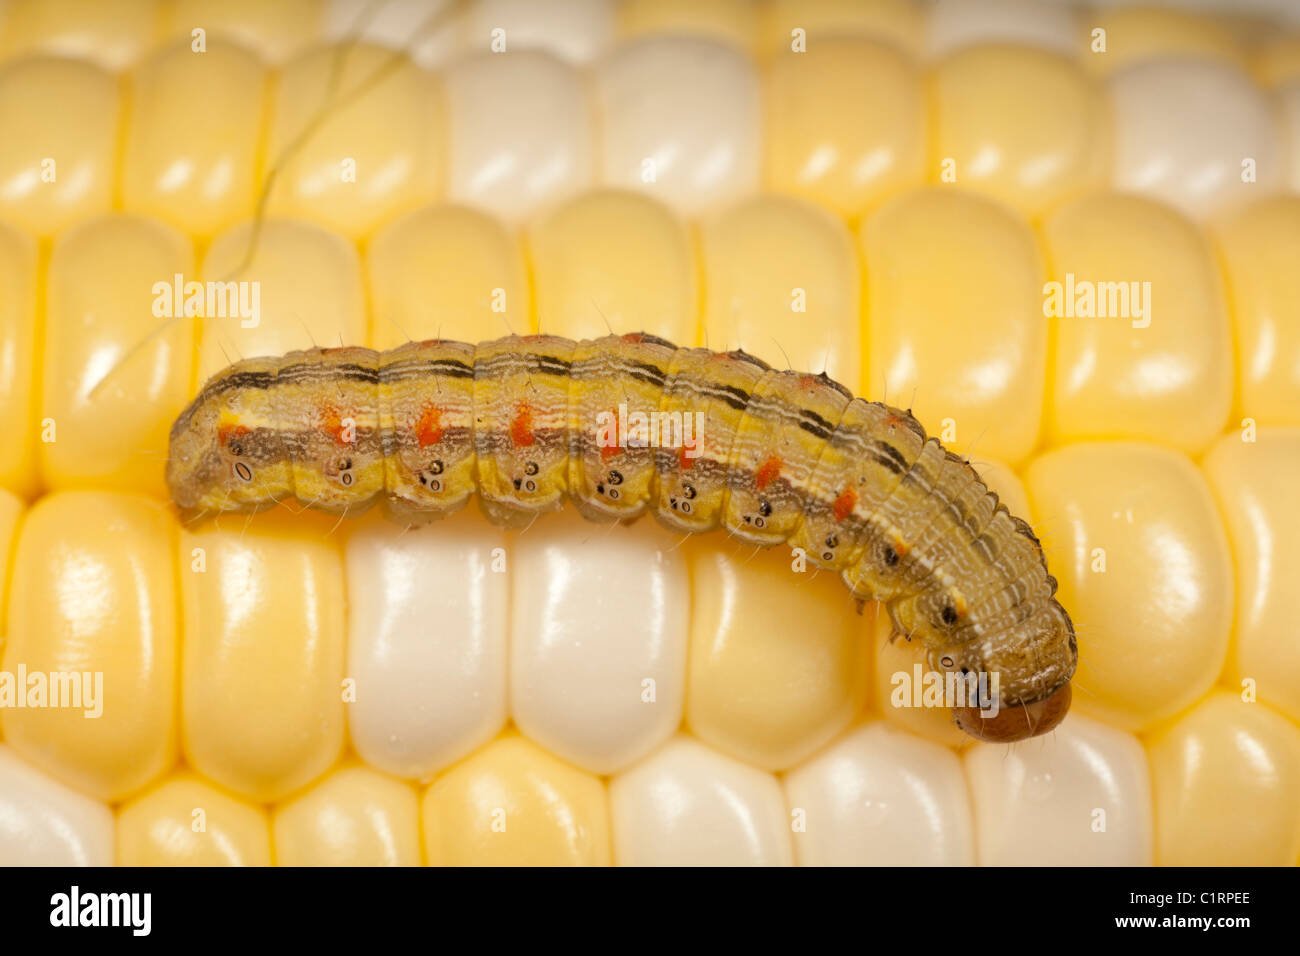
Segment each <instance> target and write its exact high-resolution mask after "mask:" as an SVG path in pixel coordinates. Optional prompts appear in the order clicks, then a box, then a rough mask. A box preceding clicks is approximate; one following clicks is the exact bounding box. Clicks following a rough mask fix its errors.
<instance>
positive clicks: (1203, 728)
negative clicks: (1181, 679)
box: [1147, 692, 1300, 866]
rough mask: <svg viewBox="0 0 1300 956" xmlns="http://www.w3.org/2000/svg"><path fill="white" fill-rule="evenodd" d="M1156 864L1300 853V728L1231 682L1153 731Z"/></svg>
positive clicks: (1250, 860)
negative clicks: (1227, 689)
mask: <svg viewBox="0 0 1300 956" xmlns="http://www.w3.org/2000/svg"><path fill="white" fill-rule="evenodd" d="M1147 756H1148V759H1149V760H1150V762H1151V788H1152V791H1153V794H1154V798H1155V835H1156V841H1155V842H1156V853H1155V861H1156V865H1157V866H1292V865H1293V864H1295V862H1296V860H1297V858H1298V857H1300V801H1297V800H1296V793H1297V792H1300V728H1297V727H1296V725H1295V724H1293V723H1291V722H1290V721H1288V720H1287V719H1286V718H1284V717H1282V716H1280V715H1279V714H1277V713H1276V712H1275V711H1273V710H1270V709H1269V707H1268V705H1266V704H1254V703H1245V702H1243V701H1242V699H1241V697H1240V696H1239V695H1238V694H1236V693H1232V692H1217V693H1214V694H1211V695H1210V696H1208V697H1206V698H1205V699H1204V700H1202V701H1201V702H1200V703H1198V704H1197V705H1196V706H1195V707H1193V708H1192V709H1191V710H1190V711H1188V712H1187V713H1186V714H1183V715H1182V716H1181V717H1180V718H1179V719H1178V720H1176V721H1171V722H1170V723H1169V724H1167V725H1166V726H1163V727H1161V728H1159V729H1158V730H1156V731H1154V732H1153V733H1152V734H1151V735H1150V737H1149V739H1148V740H1147Z"/></svg>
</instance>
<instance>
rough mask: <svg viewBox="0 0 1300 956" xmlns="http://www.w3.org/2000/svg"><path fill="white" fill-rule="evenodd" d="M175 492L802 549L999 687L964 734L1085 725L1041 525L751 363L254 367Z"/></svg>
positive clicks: (189, 503) (920, 438) (437, 361)
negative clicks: (558, 519)
mask: <svg viewBox="0 0 1300 956" xmlns="http://www.w3.org/2000/svg"><path fill="white" fill-rule="evenodd" d="M167 482H168V487H169V488H170V490H171V495H172V498H173V499H174V500H175V502H176V504H177V505H178V506H179V507H180V508H181V509H182V510H183V511H184V512H186V513H188V514H190V515H193V516H196V517H197V516H202V515H207V514H220V513H224V512H231V511H255V510H259V509H262V508H266V507H269V506H271V505H273V504H275V503H276V502H279V501H283V500H285V499H287V498H296V499H297V500H298V501H299V502H301V503H302V504H304V505H308V506H311V507H314V508H319V509H323V510H326V511H330V512H334V513H338V514H344V513H349V514H351V513H359V512H360V511H362V510H364V509H365V508H367V507H369V506H371V505H372V504H374V503H376V502H377V501H382V502H383V503H384V505H385V506H386V507H387V509H388V511H389V512H390V514H391V515H392V516H393V517H394V518H396V519H398V520H400V521H403V522H407V523H418V522H423V521H428V520H432V519H434V518H439V517H443V516H445V515H448V514H450V513H452V512H454V511H456V510H458V509H459V508H462V507H463V506H464V505H465V504H466V503H467V502H468V501H469V499H470V497H471V496H472V495H475V494H477V495H478V497H479V499H480V502H481V504H482V506H483V509H484V511H485V512H486V514H487V516H488V518H489V519H490V520H492V521H493V522H496V523H498V524H502V525H506V526H519V525H522V524H526V523H528V522H530V521H532V520H534V519H535V518H536V517H537V515H539V514H541V513H543V512H547V511H551V510H554V509H556V508H559V507H561V506H562V505H563V504H564V502H565V501H571V502H573V504H574V505H575V506H576V507H577V508H578V510H579V511H580V512H581V513H582V514H583V515H584V516H585V517H587V518H588V519H591V520H593V521H607V522H608V521H628V520H631V519H634V518H637V517H639V516H641V515H643V514H645V513H646V512H653V513H654V514H655V516H656V517H657V518H658V519H659V520H660V521H661V522H663V523H664V524H665V525H667V526H668V527H670V528H672V529H675V530H678V531H683V532H705V531H711V530H714V529H718V528H725V529H726V530H727V531H728V532H729V533H730V534H732V535H734V536H735V537H736V538H738V539H739V540H741V541H744V542H747V543H750V544H753V545H756V546H759V547H771V546H774V545H777V544H781V543H786V544H788V545H789V546H790V547H792V548H798V549H801V550H802V551H803V552H804V553H805V554H806V556H807V558H808V560H810V561H811V562H813V563H814V564H816V565H817V566H819V567H822V568H826V569H830V570H834V571H838V572H840V574H841V575H842V576H843V578H844V581H845V583H846V584H847V586H848V587H849V589H850V591H851V592H852V593H853V594H854V595H855V596H856V597H858V598H860V599H863V600H876V601H881V602H883V603H884V604H885V606H886V607H887V608H888V611H889V614H890V617H891V619H892V621H893V625H894V627H895V629H896V630H897V631H898V632H899V633H900V634H902V635H903V636H905V637H906V638H908V639H909V640H911V639H913V638H915V639H918V640H920V642H921V643H922V645H923V646H924V647H925V648H926V650H927V653H928V656H929V660H930V664H931V666H932V667H933V668H934V669H936V670H939V671H945V672H950V673H955V674H961V675H975V674H987V675H993V674H996V675H997V680H998V687H999V696H998V705H999V706H998V707H997V708H996V710H997V715H996V716H993V717H991V718H990V719H987V720H986V719H984V718H983V717H982V716H981V714H980V710H979V708H977V707H966V708H960V709H957V710H955V711H954V716H955V719H956V720H957V722H958V724H959V725H960V726H961V727H962V729H964V730H965V731H966V732H967V733H970V734H972V735H973V736H977V737H981V738H983V739H994V740H1018V739H1023V738H1025V737H1030V736H1034V735H1036V734H1039V733H1043V732H1045V731H1047V730H1049V729H1051V728H1052V727H1054V726H1056V724H1058V723H1059V722H1060V720H1061V719H1062V718H1063V717H1064V715H1065V713H1066V711H1067V710H1068V708H1069V702H1070V679H1071V677H1072V676H1073V674H1074V669H1075V665H1076V662H1077V658H1078V651H1077V647H1076V642H1075V636H1074V628H1073V625H1072V624H1071V622H1070V618H1069V615H1068V614H1067V613H1066V612H1065V609H1064V608H1062V607H1061V605H1060V604H1059V602H1057V600H1056V599H1055V592H1056V580H1055V578H1053V577H1052V576H1051V575H1050V574H1048V571H1047V566H1046V560H1045V558H1044V555H1043V550H1042V547H1041V545H1040V544H1039V542H1038V539H1037V538H1036V537H1035V536H1034V534H1033V532H1032V530H1031V529H1030V528H1029V526H1028V525H1027V524H1026V523H1025V522H1024V521H1022V520H1021V519H1019V518H1016V517H1014V516H1013V515H1011V514H1010V513H1009V512H1008V511H1007V509H1006V508H1005V507H1004V506H1003V505H1001V504H1000V503H999V501H998V499H997V495H996V494H994V493H992V492H990V491H989V490H988V488H987V487H986V486H985V484H984V482H983V481H981V479H980V477H979V475H978V473H977V472H976V471H975V469H974V468H973V467H972V466H971V465H970V463H969V462H967V461H966V460H965V459H963V458H961V457H959V456H957V455H954V454H953V453H951V452H949V451H947V450H945V449H944V448H943V446H942V445H941V444H940V443H939V442H938V441H937V440H936V439H934V438H928V437H927V436H926V433H925V430H924V429H923V428H922V427H921V425H920V423H919V422H917V421H916V419H915V418H913V417H912V415H911V414H910V413H909V412H905V411H901V410H899V409H896V408H892V407H890V406H888V405H884V404H881V403H878V402H868V401H865V400H863V399H861V398H854V397H853V396H852V395H851V394H850V392H849V391H848V390H847V389H845V388H844V387H843V386H841V385H839V384H837V383H836V382H834V381H832V380H831V379H830V378H828V377H827V376H826V375H825V374H824V373H823V374H820V375H812V374H804V373H798V372H792V371H780V370H777V369H773V368H770V367H769V366H768V365H766V364H765V363H764V362H762V361H761V360H759V359H757V358H755V357H754V356H752V355H748V354H746V353H744V352H739V351H736V352H713V351H710V350H708V349H701V348H691V349H679V348H677V347H675V346H673V345H672V344H670V343H669V342H666V341H664V340H662V339H659V338H655V337H654V336H651V335H645V334H633V335H611V336H608V337H606V338H602V339H596V340H588V341H582V342H573V341H571V340H569V339H563V338H558V337H555V336H545V335H536V336H525V337H519V336H510V337H507V338H503V339H498V340H495V341H491V342H484V343H480V344H478V345H469V344H466V343H461V342H448V341H436V340H435V341H427V342H411V343H407V344H406V345H403V346H401V347H399V348H396V349H392V350H390V351H387V352H376V351H373V350H371V349H365V348H334V349H312V350H308V351H303V352H293V353H290V354H288V355H285V356H283V357H281V358H254V359H246V360H244V361H240V362H236V363H235V364H233V365H231V366H229V367H228V368H226V369H225V370H224V371H222V372H220V373H218V374H217V375H216V376H214V377H213V378H212V379H211V380H209V381H208V382H207V383H206V384H205V385H204V386H203V388H202V389H201V390H200V392H199V394H198V396H197V397H196V398H195V399H194V401H193V402H192V403H191V404H190V406H189V407H188V408H187V409H186V410H185V411H184V412H183V413H182V414H181V415H180V417H179V418H178V419H177V420H176V422H175V424H174V425H173V427H172V431H171V451H170V458H169V461H168V466H167Z"/></svg>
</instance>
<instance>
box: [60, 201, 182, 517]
mask: <svg viewBox="0 0 1300 956" xmlns="http://www.w3.org/2000/svg"><path fill="white" fill-rule="evenodd" d="M193 271H194V252H193V249H192V247H191V245H190V241H189V239H187V238H186V237H185V236H184V235H182V234H181V233H179V232H177V231H176V230H174V229H172V228H171V227H170V226H165V225H163V224H162V223H160V222H156V221H155V220H152V219H143V218H140V217H137V216H129V215H122V214H120V213H113V214H110V215H108V216H105V217H100V218H96V219H92V220H90V221H89V222H87V223H85V224H83V225H80V226H77V227H76V228H74V229H71V230H69V231H68V232H66V233H64V234H63V235H62V236H60V237H59V239H58V240H57V241H56V242H55V244H54V251H53V253H52V254H51V256H50V267H49V275H48V278H47V280H46V321H45V365H44V368H43V369H42V376H41V381H42V390H43V402H42V405H41V413H42V415H43V416H45V418H44V419H43V421H42V424H41V444H40V458H41V472H42V476H43V478H44V480H45V484H46V485H47V486H48V487H50V488H70V487H87V486H89V487H96V488H112V489H118V490H122V491H128V490H130V491H142V492H147V493H150V494H155V495H158V496H159V497H163V496H165V494H166V488H165V486H164V482H163V471H164V469H163V465H164V462H165V460H166V455H167V433H168V430H169V429H170V428H171V423H172V420H173V419H174V418H175V417H176V415H177V414H178V413H179V412H180V411H181V409H183V408H184V407H185V403H186V401H187V400H188V399H189V394H190V392H189V390H190V382H191V379H192V362H193V348H194V319H192V318H185V317H184V316H183V315H180V318H179V320H178V321H176V322H169V318H170V317H171V316H174V315H178V314H180V313H179V312H178V311H177V310H176V308H175V306H174V301H173V300H174V299H175V296H174V295H173V294H172V290H173V288H174V285H175V280H174V277H175V276H176V275H184V276H190V275H191V274H192V273H193ZM160 292H163V293H165V294H164V295H161V296H160ZM160 330H161V331H160Z"/></svg>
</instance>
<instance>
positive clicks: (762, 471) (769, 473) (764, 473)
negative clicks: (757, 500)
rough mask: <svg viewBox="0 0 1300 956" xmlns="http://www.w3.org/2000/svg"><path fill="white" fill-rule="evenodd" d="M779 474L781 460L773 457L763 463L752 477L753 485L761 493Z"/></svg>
mask: <svg viewBox="0 0 1300 956" xmlns="http://www.w3.org/2000/svg"><path fill="white" fill-rule="evenodd" d="M779 474H781V459H780V458H777V457H776V456H775V455H773V456H772V457H771V458H769V459H768V460H767V461H765V462H763V464H762V466H760V467H759V469H758V472H757V473H756V474H755V475H754V484H755V485H756V486H757V487H758V490H759V491H762V490H763V489H764V488H766V487H767V486H768V485H769V484H771V483H772V482H773V481H774V480H776V476H777V475H779Z"/></svg>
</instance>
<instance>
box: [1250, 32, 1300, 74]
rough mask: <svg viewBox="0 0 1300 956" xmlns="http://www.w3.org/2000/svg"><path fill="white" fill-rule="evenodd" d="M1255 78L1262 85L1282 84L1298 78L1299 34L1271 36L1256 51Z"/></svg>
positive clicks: (1299, 66) (1299, 69)
mask: <svg viewBox="0 0 1300 956" xmlns="http://www.w3.org/2000/svg"><path fill="white" fill-rule="evenodd" d="M1253 65H1254V68H1255V71H1254V72H1255V79H1256V80H1257V81H1258V82H1259V83H1261V84H1263V85H1264V86H1283V85H1285V84H1287V83H1290V82H1291V81H1293V80H1297V79H1300V36H1295V35H1291V36H1280V37H1273V38H1272V39H1270V40H1269V41H1267V42H1265V43H1264V45H1263V47H1262V48H1261V49H1259V50H1258V51H1256V53H1255V58H1254V64H1253Z"/></svg>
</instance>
